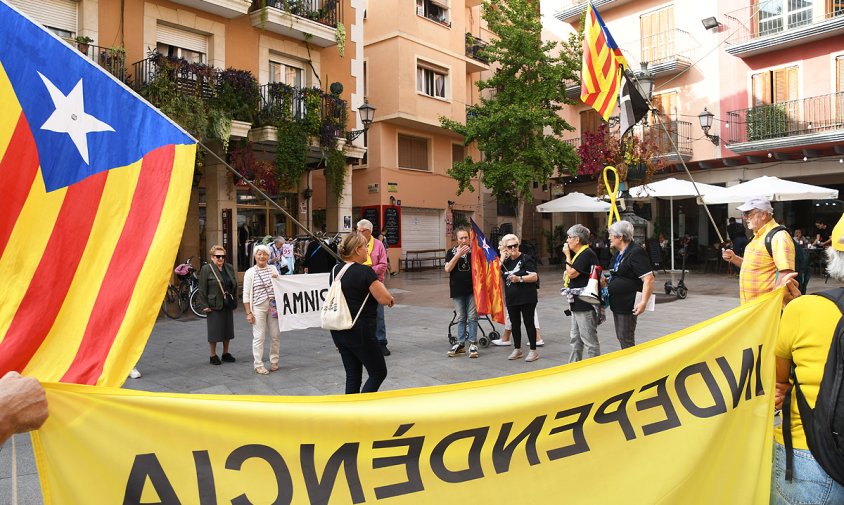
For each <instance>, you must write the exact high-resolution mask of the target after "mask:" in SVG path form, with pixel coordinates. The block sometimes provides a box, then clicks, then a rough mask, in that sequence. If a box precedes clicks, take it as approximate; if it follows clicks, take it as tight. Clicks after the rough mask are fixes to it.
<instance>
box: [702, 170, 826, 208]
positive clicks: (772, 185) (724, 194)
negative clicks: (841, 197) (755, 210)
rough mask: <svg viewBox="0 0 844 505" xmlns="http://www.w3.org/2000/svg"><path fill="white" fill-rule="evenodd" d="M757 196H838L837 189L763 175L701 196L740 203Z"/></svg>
mask: <svg viewBox="0 0 844 505" xmlns="http://www.w3.org/2000/svg"><path fill="white" fill-rule="evenodd" d="M757 196H763V197H765V198H767V199H769V200H771V201H772V202H777V201H779V202H783V201H787V200H832V199H836V198H838V191H837V190H835V189H829V188H824V187H822V186H813V185H811V184H803V183H802V182H794V181H788V180H785V179H780V178H778V177H771V176H767V175H763V176H761V177H757V178H756V179H753V180H750V181H747V182H743V183H741V184H736V185H735V186H730V187H729V188H721V190H720V191H718V192H713V193H710V194H706V195H704V196H703V201H704V202H705V203H740V202H746V201H747V200H750V199H751V198H753V197H757Z"/></svg>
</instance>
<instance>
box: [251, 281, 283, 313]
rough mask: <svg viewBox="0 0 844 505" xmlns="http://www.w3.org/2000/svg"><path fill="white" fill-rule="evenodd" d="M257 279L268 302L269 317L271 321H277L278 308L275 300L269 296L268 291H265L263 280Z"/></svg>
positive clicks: (265, 286)
mask: <svg viewBox="0 0 844 505" xmlns="http://www.w3.org/2000/svg"><path fill="white" fill-rule="evenodd" d="M259 278H260V279H261V287H262V288H264V293H266V294H267V299H268V300H269V301H270V317H272V318H273V319H278V307H277V306H276V303H275V298H273V297H272V295H270V290H269V289H267V285H266V284H265V283H264V278H263V277H259ZM253 282H254V281H253Z"/></svg>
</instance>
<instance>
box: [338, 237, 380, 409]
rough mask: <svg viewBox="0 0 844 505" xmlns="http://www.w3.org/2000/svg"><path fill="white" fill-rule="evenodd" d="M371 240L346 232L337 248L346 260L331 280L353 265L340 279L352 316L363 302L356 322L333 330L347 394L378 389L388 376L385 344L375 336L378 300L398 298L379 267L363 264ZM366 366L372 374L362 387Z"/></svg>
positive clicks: (341, 256)
mask: <svg viewBox="0 0 844 505" xmlns="http://www.w3.org/2000/svg"><path fill="white" fill-rule="evenodd" d="M367 243H368V241H367V240H366V239H365V238H364V237H363V235H360V234H357V233H350V234H349V235H346V237H345V238H344V239H343V241H342V242H340V246H339V247H338V248H337V252H338V253H340V258H342V259H343V261H344V263H342V264H340V265H336V266H335V267H334V268H333V269H332V273H331V277H330V280H331V282H334V278H335V277H336V276H337V275H338V274H339V273H340V270H342V269H343V267H344V266H346V265H349V267H348V268H347V269H346V271H345V272H344V273H343V277H341V278H340V282H341V283H342V289H343V296H344V297H345V298H346V303H347V304H348V305H349V312H351V314H352V317H355V316H356V315H357V313H358V310H360V309H361V305H363V309H362V310H360V316H358V319H357V321H355V325H354V326H352V327H351V328H350V329H348V330H331V338H332V339H333V340H334V345H335V346H337V350H338V351H339V352H340V358H341V359H342V360H343V367H344V368H345V369H346V394H347V395H348V394H356V393H372V392H375V391H378V388H379V387H380V386H381V383H382V382H384V379H386V378H387V363H386V361H384V355H383V354H382V353H381V345H380V344H379V343H378V339H377V338H376V337H375V321H376V318H377V308H378V304H379V303H380V304H382V305H387V306H388V307H392V306H393V304H394V303H395V300H394V299H393V296H392V295H391V294H390V292H389V291H387V288H386V287H384V284H382V283H381V282H380V281H379V280H378V276H377V275H375V271H374V270H372V268H370V267H368V266H366V265H363V264H362V263H363V262H365V261H366V259H367V250H366V248H367ZM364 368H366V373H367V374H369V378H368V379H367V380H366V383H365V384H364V385H363V389H361V381H362V377H363V369H364Z"/></svg>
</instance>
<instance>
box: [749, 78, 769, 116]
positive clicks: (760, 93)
mask: <svg viewBox="0 0 844 505" xmlns="http://www.w3.org/2000/svg"><path fill="white" fill-rule="evenodd" d="M751 80H752V83H753V104H752V105H753V107H758V106H760V105H767V104H769V103H771V72H770V71H766V72H762V73H760V74H754V75H753V76H752V77H751Z"/></svg>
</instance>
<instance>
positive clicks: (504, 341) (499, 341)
mask: <svg viewBox="0 0 844 505" xmlns="http://www.w3.org/2000/svg"><path fill="white" fill-rule="evenodd" d="M492 345H501V346H505V345H506V346H507V347H510V345H512V344H510V341H509V340H501V339H498V340H493V341H492Z"/></svg>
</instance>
